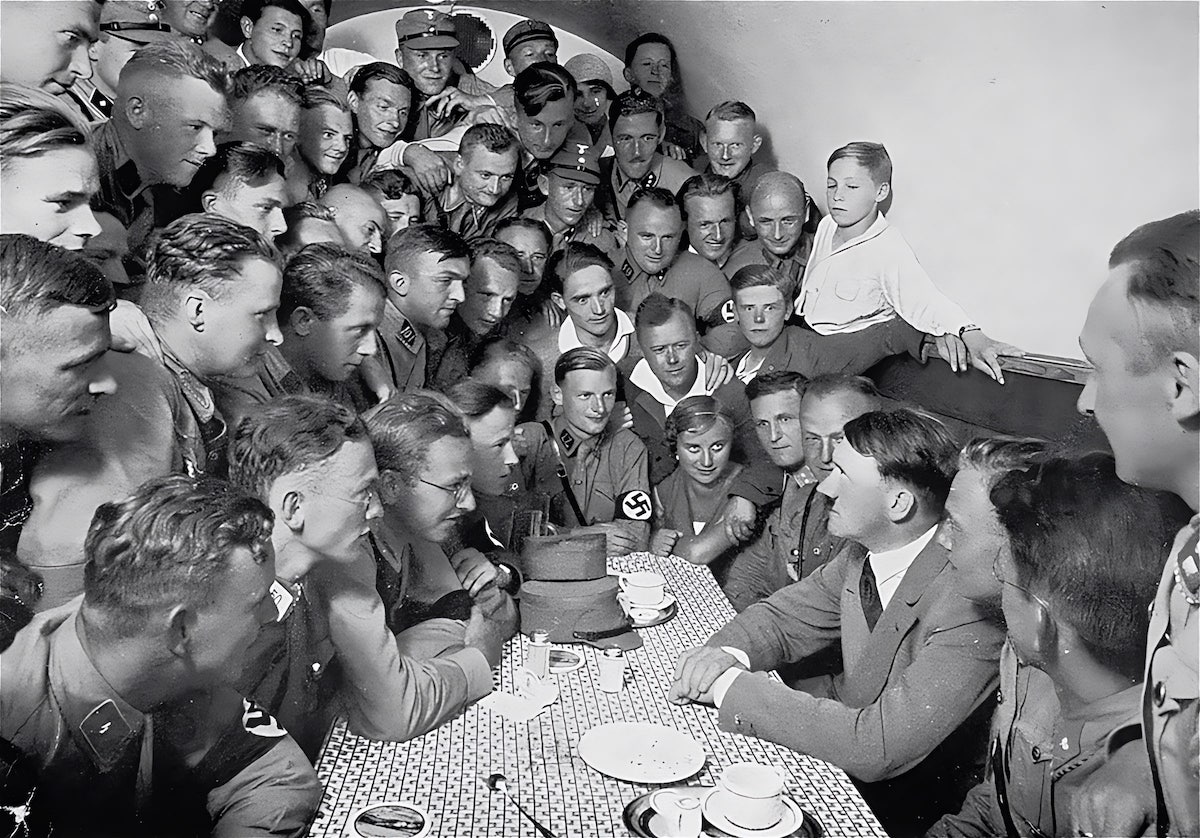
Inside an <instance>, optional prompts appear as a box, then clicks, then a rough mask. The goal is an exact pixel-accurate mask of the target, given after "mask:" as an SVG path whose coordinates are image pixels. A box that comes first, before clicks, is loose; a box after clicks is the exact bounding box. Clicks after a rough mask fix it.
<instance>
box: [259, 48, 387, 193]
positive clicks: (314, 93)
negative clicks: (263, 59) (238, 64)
mask: <svg viewBox="0 0 1200 838" xmlns="http://www.w3.org/2000/svg"><path fill="white" fill-rule="evenodd" d="M255 66H263V67H265V66H267V65H265V64H263V65H255ZM246 69H252V68H249V67H248V68H246ZM271 69H276V68H274V67H272V68H271ZM243 72H244V71H243ZM283 72H284V73H285V74H287V71H286V70H284V71H283ZM288 75H289V76H290V74H288ZM291 77H292V78H295V77H294V76H291ZM301 91H302V92H303V96H302V98H301V101H300V107H301V108H303V109H304V110H306V111H309V110H312V109H313V108H319V107H322V106H324V105H333V107H335V108H337V109H338V110H339V111H342V112H344V113H349V112H350V103H349V102H347V101H346V99H345V97H343V96H340V95H338V94H337V93H334V92H333V91H332V90H330V89H329V88H328V87H324V86H323V85H319V84H310V85H307V86H304V85H302V86H301ZM384 171H390V170H387V169H385V170H384Z"/></svg>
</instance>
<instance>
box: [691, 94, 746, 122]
mask: <svg viewBox="0 0 1200 838" xmlns="http://www.w3.org/2000/svg"><path fill="white" fill-rule="evenodd" d="M710 119H719V120H721V121H722V122H741V121H742V120H749V121H750V122H754V121H755V120H756V119H757V117H756V116H755V114H754V109H753V108H751V107H750V106H749V105H747V104H746V103H745V102H739V101H737V100H735V99H727V100H725V101H724V102H721V103H720V104H718V105H713V108H712V110H710V111H709V112H708V116H706V117H705V118H704V121H705V122H708V121H709V120H710Z"/></svg>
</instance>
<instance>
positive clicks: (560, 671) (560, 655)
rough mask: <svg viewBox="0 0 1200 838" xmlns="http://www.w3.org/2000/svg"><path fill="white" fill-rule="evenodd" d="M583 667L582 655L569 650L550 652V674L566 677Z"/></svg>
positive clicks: (552, 650) (553, 650)
mask: <svg viewBox="0 0 1200 838" xmlns="http://www.w3.org/2000/svg"><path fill="white" fill-rule="evenodd" d="M581 666H583V655H581V654H579V653H578V652H572V651H571V650H570V649H554V648H552V649H551V650H550V674H551V675H566V674H567V673H568V672H574V671H575V670H576V669H578V668H579V667H581Z"/></svg>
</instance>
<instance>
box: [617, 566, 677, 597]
mask: <svg viewBox="0 0 1200 838" xmlns="http://www.w3.org/2000/svg"><path fill="white" fill-rule="evenodd" d="M619 583H620V585H621V590H622V591H623V592H624V594H625V598H626V599H627V600H629V603H630V605H658V604H659V603H660V602H662V601H663V597H664V595H665V593H666V584H667V580H666V579H664V578H663V575H662V574H661V573H655V572H654V571H652V570H639V571H637V572H636V573H622V574H621V575H620V577H619Z"/></svg>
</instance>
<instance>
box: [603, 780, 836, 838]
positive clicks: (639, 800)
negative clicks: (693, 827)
mask: <svg viewBox="0 0 1200 838" xmlns="http://www.w3.org/2000/svg"><path fill="white" fill-rule="evenodd" d="M672 788H673V789H674V790H675V791H676V792H686V793H689V794H695V795H696V797H698V798H700V800H701V802H703V801H704V800H705V798H707V797H708V796H709V795H711V794H712V793H713V792H714V791H716V789H714V788H713V787H712V786H673V787H672ZM653 793H654V792H647V793H646V794H642V795H638V796H637V797H635V798H634V799H633V800H631V801H629V803H627V804H626V805H625V811H624V812H623V813H622V814H623V816H624V821H625V827H626V829H628V830H629V833H630V834H631V835H636V836H637V837H638V838H670V837H669V836H668V835H666V834H665V833H664V832H663V826H664V824H663V820H662V818H661V817H659V815H658V813H657V812H655V811H654V807H653V806H651V805H650V796H651V795H652V794H653ZM783 799H784V801H785V802H786V803H787V804H788V806H789V808H792V807H794V808H795V810H796V811H799V807H798V806H797V805H796V804H795V802H794V801H793V800H792V799H791V798H790V797H788V796H787V794H784V796H783ZM705 818H706V820H705V823H704V828H703V829H702V830H701V831H700V834H701V835H705V836H712V838H727V836H735V837H736V838H742V836H751V837H752V838H753V836H762V835H768V834H775V835H777V836H778V833H772V832H771V830H766V829H748V830H743V831H736V832H735V831H734V830H737V829H738V827H735V826H733V825H732V824H730V825H729V829H728V831H727V830H726V829H725V828H723V827H718V826H716V825H715V824H714V822H713V821H712V820H709V819H708V813H707V812H706V813H705ZM790 818H791V815H789V816H788V819H790ZM779 826H780V824H776V826H775V827H772V829H776V828H778V827H779ZM785 838H825V829H824V827H822V826H821V824H820V822H819V821H818V820H817V819H816V818H815V817H813V816H812V815H811V814H809V813H807V812H805V813H803V814H802V816H801V817H799V818H797V819H796V822H795V825H794V826H793V832H791V833H790V835H786V836H785Z"/></svg>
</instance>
